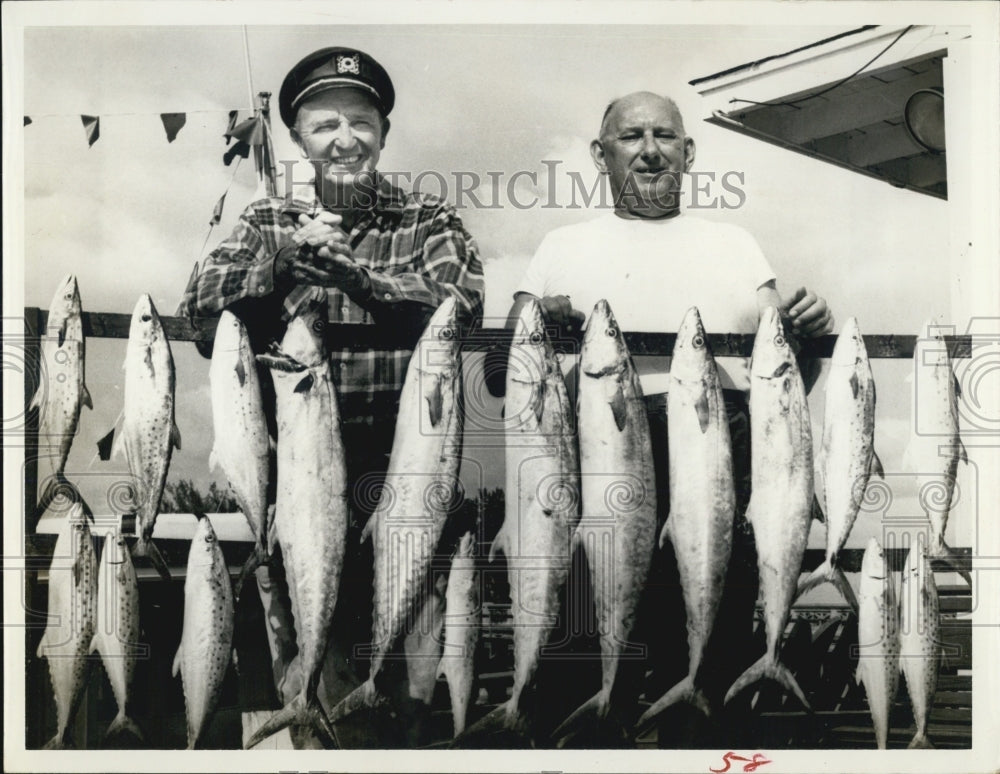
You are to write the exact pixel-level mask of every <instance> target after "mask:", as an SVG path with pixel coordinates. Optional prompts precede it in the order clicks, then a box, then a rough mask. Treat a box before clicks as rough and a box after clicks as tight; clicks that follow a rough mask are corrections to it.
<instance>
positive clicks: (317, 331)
mask: <svg viewBox="0 0 1000 774" xmlns="http://www.w3.org/2000/svg"><path fill="white" fill-rule="evenodd" d="M327 319H328V312H327V295H326V290H324V289H323V288H319V287H317V288H314V289H313V292H312V293H311V294H310V296H309V297H307V298H306V299H305V300H304V301H303V302H302V304H301V305H300V306H299V309H298V311H297V312H296V313H295V316H294V317H293V318H292V320H291V322H289V323H288V327H287V328H286V329H285V335H284V337H283V338H282V340H281V351H282V352H283V353H284V354H285V355H287V356H288V357H290V358H292V359H294V360H297V361H298V362H299V363H301V364H303V365H305V366H307V367H309V368H314V367H316V366H318V365H320V364H321V363H323V362H324V361H325V360H326V328H327Z"/></svg>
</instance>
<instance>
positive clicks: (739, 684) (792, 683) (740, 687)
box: [724, 653, 812, 712]
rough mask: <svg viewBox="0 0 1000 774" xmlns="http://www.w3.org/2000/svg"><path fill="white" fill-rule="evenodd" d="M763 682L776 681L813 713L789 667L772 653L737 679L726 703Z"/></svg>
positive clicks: (764, 656)
mask: <svg viewBox="0 0 1000 774" xmlns="http://www.w3.org/2000/svg"><path fill="white" fill-rule="evenodd" d="M761 680H774V681H775V682H776V683H778V684H779V685H781V686H782V687H783V688H784V689H785V690H787V691H790V692H791V693H794V694H795V696H796V697H797V698H798V700H799V701H800V702H802V705H803V706H804V707H805V708H806V709H807V710H808V711H810V712H811V711H812V707H811V706H810V705H809V702H808V700H807V699H806V695H805V694H804V693H803V692H802V689H801V688H800V687H799V683H798V681H797V680H796V679H795V676H794V675H793V674H792V673H791V672H790V671H789V670H788V667H786V666H785V665H784V664H782V663H781V662H780V661H777V660H776V659H775V658H774V657H773V656H771V654H770V653H765V654H764V655H763V656H761V657H760V658H759V659H758V660H757V661H756V662H755V663H754V664H752V665H751V666H750V667H749V668H748V669H747V670H746V671H745V672H744V673H743V674H741V675H740V676H739V677H737V678H736V682H734V683H733V684H732V686H731V687H730V689H729V690H728V691H727V692H726V699H725V702H724V703H726V704H728V703H729V702H730V701H731V700H732V698H733V697H734V696H736V695H737V694H739V693H741V692H742V691H744V690H745V689H747V688H749V687H750V686H751V685H753V684H754V683H758V682H760V681H761Z"/></svg>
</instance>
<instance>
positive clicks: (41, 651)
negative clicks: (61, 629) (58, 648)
mask: <svg viewBox="0 0 1000 774" xmlns="http://www.w3.org/2000/svg"><path fill="white" fill-rule="evenodd" d="M48 640H49V627H47V626H46V627H45V631H44V632H42V639H41V640H39V641H38V649H37V650H35V658H42V657H43V655H44V651H45V646H46V645H48Z"/></svg>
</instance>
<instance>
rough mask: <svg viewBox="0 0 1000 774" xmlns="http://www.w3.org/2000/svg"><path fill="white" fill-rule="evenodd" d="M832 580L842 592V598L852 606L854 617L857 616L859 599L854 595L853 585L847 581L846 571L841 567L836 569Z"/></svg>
mask: <svg viewBox="0 0 1000 774" xmlns="http://www.w3.org/2000/svg"><path fill="white" fill-rule="evenodd" d="M830 580H831V582H832V583H833V585H834V586H836V587H837V590H838V591H839V592H840V594H841V596H843V597H844V600H845V601H846V602H847V604H849V605H850V606H851V609H852V610H853V611H854V615H857V614H858V609H859V605H858V598H857V597H856V596H855V595H854V589H852V588H851V584H850V582H849V581H848V580H847V576H846V575H844V571H843V570H841V569H840V568H839V567H834V568H833V574H832V576H831V578H830Z"/></svg>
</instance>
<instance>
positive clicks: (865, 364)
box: [796, 317, 884, 611]
mask: <svg viewBox="0 0 1000 774" xmlns="http://www.w3.org/2000/svg"><path fill="white" fill-rule="evenodd" d="M874 438H875V379H874V377H873V376H872V367H871V363H869V361H868V351H867V350H866V349H865V341H864V339H863V338H862V336H861V331H860V329H859V328H858V321H857V320H856V319H855V318H853V317H849V318H848V319H847V322H846V323H844V327H843V328H842V329H841V331H840V336H838V337H837V344H836V346H834V348H833V357H832V358H830V374H829V376H828V377H827V380H826V408H825V410H824V414H823V445H822V446H821V447H820V452H819V460H818V465H817V466H816V472H817V473H818V474H819V476H818V480H817V482H816V484H817V486H816V490H817V494H818V495H821V496H822V498H823V501H824V502H823V507H824V508H825V511H826V557H825V559H824V560H823V563H822V564H821V565H820V566H819V567H817V568H816V569H815V570H813V571H812V572H811V573H810V574H809V575H808V576H807V577H806V578H803V579H802V580H800V581H799V587H798V591H797V593H796V595H797V596H801V595H802V594H804V593H806V592H807V591H809V589H812V588H814V587H816V586H818V585H820V584H821V583H824V582H828V583H832V584H834V585H835V586H836V587H837V589H838V590H839V591H840V593H841V594H842V595H843V597H844V599H846V600H847V602H848V603H849V604H850V605H851V607H853V608H854V610H855V611H857V609H858V600H857V598H856V597H855V596H854V591H853V589H852V588H851V584H850V583H848V582H847V578H846V577H845V576H844V572H843V570H841V569H840V567H838V566H837V557H838V555H839V554H840V551H841V549H843V547H844V544H845V543H847V537H848V535H850V534H851V527H853V526H854V521H855V519H857V517H858V510H859V509H860V508H861V502H862V500H863V499H864V494H865V488H866V487H867V486H868V478H869V476H870V475H871V474H872V473H874V474H875V475H877V476H880V477H881V476H884V473H883V471H882V463H881V461H880V460H879V458H878V456H877V455H876V454H875V450H874Z"/></svg>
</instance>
